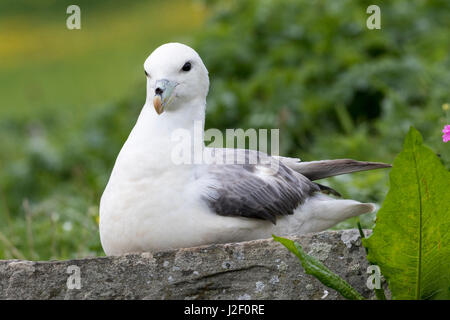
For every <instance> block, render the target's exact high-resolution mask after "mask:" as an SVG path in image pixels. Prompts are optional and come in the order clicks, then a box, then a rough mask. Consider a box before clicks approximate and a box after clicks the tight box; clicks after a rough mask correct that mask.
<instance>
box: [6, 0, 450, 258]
mask: <svg viewBox="0 0 450 320" xmlns="http://www.w3.org/2000/svg"><path fill="white" fill-rule="evenodd" d="M70 4H73V3H72V1H66V0H58V1H57V0H46V1H39V2H38V1H32V0H19V1H16V0H4V1H2V2H1V3H0V150H1V151H0V170H1V171H0V259H11V258H19V259H32V260H37V259H39V260H48V259H68V258H78V257H87V256H95V255H103V251H102V249H101V245H100V241H99V235H98V225H97V221H98V203H99V200H100V197H101V194H102V191H103V189H104V187H105V185H106V183H107V180H108V178H109V174H110V172H111V169H112V166H113V164H114V161H115V158H116V156H117V154H118V152H119V150H120V148H121V146H122V144H123V143H124V141H125V140H126V138H127V136H128V134H129V132H130V130H131V128H132V127H133V124H134V123H135V121H136V119H137V116H138V114H139V112H140V109H141V108H142V105H143V103H144V101H145V77H144V73H143V68H142V64H143V62H144V60H145V58H146V57H147V56H148V55H149V54H150V53H151V52H152V51H153V50H154V49H155V48H156V47H157V46H159V45H161V44H163V43H165V42H171V41H177V42H183V43H186V44H188V45H190V46H192V47H194V48H195V49H196V50H197V51H198V52H199V54H200V55H201V56H202V58H203V60H204V62H205V64H206V66H207V68H208V69H209V72H210V78H211V89H210V94H209V98H208V107H207V123H206V126H207V128H212V127H214V128H219V129H223V130H224V129H226V128H244V129H246V128H279V129H280V138H281V145H280V153H281V154H282V155H288V156H295V157H300V158H301V159H302V160H304V161H308V160H316V159H331V158H355V159H360V160H371V161H385V162H392V161H393V159H394V157H395V155H396V154H397V153H398V152H399V151H400V150H401V146H402V142H403V138H404V136H405V134H406V132H407V130H408V129H409V126H410V125H414V126H415V127H416V128H417V129H418V130H420V131H421V133H422V134H423V136H424V140H425V142H426V143H427V144H428V145H429V146H431V147H432V148H433V150H434V151H435V152H436V153H438V154H439V155H441V159H442V161H443V162H444V164H445V165H446V166H447V168H450V146H449V145H446V144H444V143H443V142H442V138H441V135H442V133H441V130H442V128H443V126H444V124H448V123H449V122H450V121H449V120H450V118H449V117H450V115H449V112H450V111H446V110H445V109H448V104H449V103H450V91H449V88H450V58H449V49H450V20H449V19H448V18H449V16H450V3H449V2H448V1H446V0H440V1H439V0H436V1H425V0H423V1H419V0H412V1H411V0H410V1H406V0H397V1H377V3H374V2H373V1H350V0H341V1H332V0H323V1H320V0H316V1H294V0H277V1H275V0H240V1H226V0H219V1H217V0H216V1H180V0H173V1H162V0H161V1H158V0H155V1H144V0H132V1H126V2H125V1H123V2H121V1H115V2H111V1H106V0H100V1H99V0H97V1H95V2H94V1H88V0H78V1H77V4H78V5H79V6H80V8H81V21H82V22H81V26H82V29H81V30H68V29H67V28H66V19H67V17H68V15H67V14H66V8H67V7H68V6H69V5H70ZM371 4H377V5H379V6H380V8H381V30H368V29H367V28H366V20H367V18H368V16H369V14H367V13H366V8H367V7H368V6H369V5H371ZM324 183H325V184H328V185H330V186H333V187H335V188H336V189H337V190H339V191H340V192H341V193H342V194H343V195H344V196H345V197H350V198H354V199H357V200H360V201H370V202H376V203H378V204H381V203H382V201H383V199H384V196H385V194H386V192H387V190H388V187H389V186H388V171H386V170H385V171H373V172H362V173H357V174H353V175H344V176H340V177H335V178H332V179H327V180H326V182H324ZM373 218H374V215H365V216H363V217H362V223H363V227H369V228H370V227H371V226H372V225H373ZM354 226H355V221H354V219H350V220H348V221H345V222H343V223H341V224H340V225H338V226H337V227H338V228H347V227H354Z"/></svg>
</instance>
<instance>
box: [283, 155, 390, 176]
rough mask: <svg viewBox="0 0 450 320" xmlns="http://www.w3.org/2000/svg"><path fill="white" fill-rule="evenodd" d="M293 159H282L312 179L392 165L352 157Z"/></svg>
mask: <svg viewBox="0 0 450 320" xmlns="http://www.w3.org/2000/svg"><path fill="white" fill-rule="evenodd" d="M285 159H289V160H285ZM293 160H294V159H292V158H281V161H283V162H284V163H285V164H286V165H287V166H289V167H290V168H291V169H293V170H295V171H297V172H298V173H301V174H302V175H304V176H305V177H307V178H308V179H310V180H312V181H314V180H319V179H323V178H328V177H332V176H337V175H340V174H345V173H352V172H358V171H366V170H373V169H381V168H390V167H391V165H390V164H387V163H381V162H367V161H357V160H352V159H336V160H320V161H311V162H300V161H293Z"/></svg>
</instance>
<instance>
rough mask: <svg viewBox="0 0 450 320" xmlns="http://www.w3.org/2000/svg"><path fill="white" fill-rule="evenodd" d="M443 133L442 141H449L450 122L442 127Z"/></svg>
mask: <svg viewBox="0 0 450 320" xmlns="http://www.w3.org/2000/svg"><path fill="white" fill-rule="evenodd" d="M442 132H443V133H444V135H443V136H442V141H444V142H449V141H450V124H448V125H446V126H445V127H444V129H442Z"/></svg>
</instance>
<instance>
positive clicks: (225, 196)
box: [202, 149, 320, 224]
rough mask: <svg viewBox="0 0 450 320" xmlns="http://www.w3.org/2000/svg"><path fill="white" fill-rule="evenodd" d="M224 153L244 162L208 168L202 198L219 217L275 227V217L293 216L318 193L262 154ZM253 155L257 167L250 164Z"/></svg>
mask: <svg viewBox="0 0 450 320" xmlns="http://www.w3.org/2000/svg"><path fill="white" fill-rule="evenodd" d="M231 150H233V149H231ZM226 152H227V153H228V152H235V153H237V154H236V155H237V156H240V157H243V158H244V159H245V161H246V162H245V163H240V164H212V165H209V166H208V167H207V174H206V175H207V179H208V181H209V183H208V185H207V186H206V190H205V191H204V194H203V196H202V198H203V199H204V200H205V201H206V202H207V204H208V206H209V207H210V208H211V209H212V210H213V211H214V212H215V213H217V214H219V215H222V216H239V217H247V218H255V219H264V220H269V221H271V222H272V223H274V224H275V223H276V218H277V216H284V215H289V214H293V213H294V209H295V208H297V207H298V206H299V205H300V204H302V203H303V202H304V201H305V200H306V199H307V198H308V197H309V196H310V195H311V194H312V193H314V192H317V191H320V187H319V186H318V185H317V184H315V183H313V182H311V181H310V180H309V179H308V178H306V177H305V176H303V175H301V174H299V173H297V172H295V171H294V170H292V169H290V168H289V167H288V166H286V165H285V164H283V163H282V162H280V161H279V160H277V159H275V158H271V157H269V156H268V155H266V154H264V153H259V152H256V151H249V150H242V149H241V150H235V151H230V149H229V150H228V151H226ZM255 153H256V155H257V162H256V163H254V162H251V161H250V158H251V156H252V155H253V156H254V155H255ZM269 158H270V159H269ZM268 159H269V160H270V161H271V162H270V163H267V160H268ZM262 160H264V161H262ZM227 163H229V162H227ZM274 164H275V165H274Z"/></svg>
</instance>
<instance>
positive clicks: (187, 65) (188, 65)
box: [181, 62, 191, 72]
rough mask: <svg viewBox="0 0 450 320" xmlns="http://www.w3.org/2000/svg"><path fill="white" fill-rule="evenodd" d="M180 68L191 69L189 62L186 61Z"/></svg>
mask: <svg viewBox="0 0 450 320" xmlns="http://www.w3.org/2000/svg"><path fill="white" fill-rule="evenodd" d="M181 70H183V71H186V72H187V71H189V70H191V63H190V62H186V63H185V64H184V66H183V68H181Z"/></svg>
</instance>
